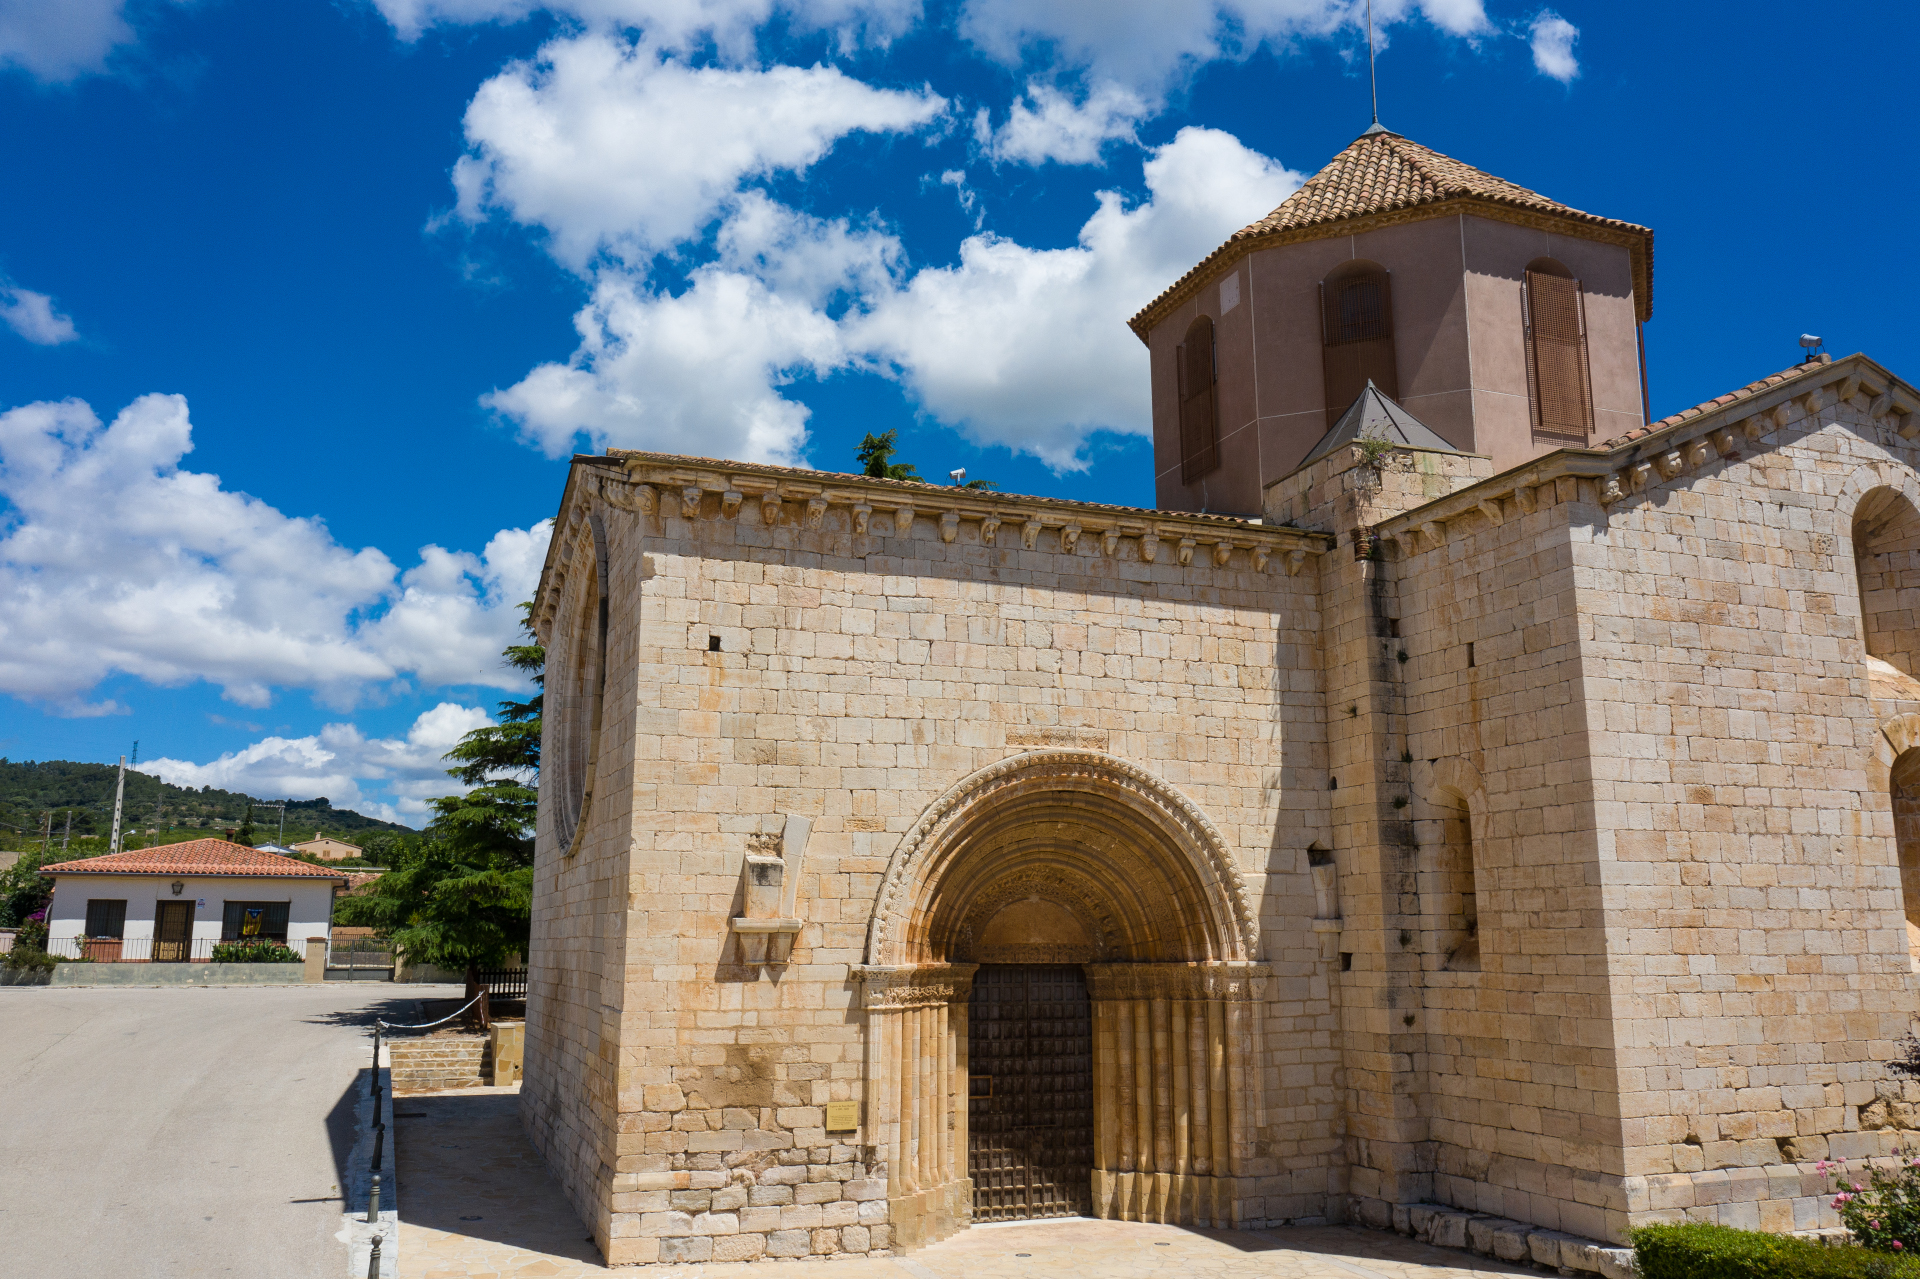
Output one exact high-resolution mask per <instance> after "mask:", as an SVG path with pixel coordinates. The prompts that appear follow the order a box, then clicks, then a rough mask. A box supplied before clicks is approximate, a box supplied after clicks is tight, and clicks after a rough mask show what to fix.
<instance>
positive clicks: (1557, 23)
mask: <svg viewBox="0 0 1920 1279" xmlns="http://www.w3.org/2000/svg"><path fill="white" fill-rule="evenodd" d="M1528 30H1529V31H1530V32H1531V34H1532V37H1533V66H1534V70H1536V71H1538V72H1539V73H1540V74H1541V75H1544V76H1551V77H1553V78H1554V79H1555V80H1558V81H1559V82H1560V83H1561V84H1566V83H1568V82H1569V81H1571V80H1572V79H1573V78H1574V77H1575V76H1577V75H1579V74H1580V63H1579V60H1578V59H1576V58H1575V57H1574V56H1573V42H1574V41H1575V40H1578V39H1579V38H1580V28H1578V27H1576V26H1574V25H1573V24H1572V23H1571V22H1568V21H1567V20H1566V19H1565V18H1563V17H1561V16H1560V15H1559V14H1557V13H1555V12H1554V11H1553V10H1551V9H1542V10H1541V11H1540V12H1539V13H1537V14H1535V15H1534V18H1533V22H1532V23H1531V24H1529V26H1528Z"/></svg>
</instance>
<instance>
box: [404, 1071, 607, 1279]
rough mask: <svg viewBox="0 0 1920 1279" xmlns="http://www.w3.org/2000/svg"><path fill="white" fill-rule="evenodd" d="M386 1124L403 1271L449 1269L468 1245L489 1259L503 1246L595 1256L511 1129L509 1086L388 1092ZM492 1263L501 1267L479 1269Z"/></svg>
mask: <svg viewBox="0 0 1920 1279" xmlns="http://www.w3.org/2000/svg"><path fill="white" fill-rule="evenodd" d="M393 1122H394V1127H395V1128H396V1129H397V1130H398V1131H397V1134H396V1139H397V1141H398V1146H397V1151H398V1154H399V1167H398V1174H399V1178H400V1219H401V1221H402V1223H403V1224H404V1225H405V1226H406V1227H407V1228H408V1230H409V1232H410V1233H409V1235H408V1238H407V1242H406V1248H407V1258H408V1260H407V1267H408V1269H409V1270H412V1269H414V1268H415V1267H416V1266H419V1267H422V1269H423V1272H425V1271H432V1270H435V1269H439V1268H445V1269H449V1270H455V1269H456V1267H455V1266H454V1265H452V1264H450V1263H453V1262H455V1261H456V1260H459V1261H465V1260H469V1259H470V1260H473V1261H479V1260H481V1258H480V1257H479V1256H477V1255H475V1254H476V1253H477V1252H486V1253H487V1254H488V1257H489V1258H490V1259H497V1258H500V1257H502V1256H504V1255H508V1254H510V1252H511V1251H512V1250H525V1251H527V1252H531V1253H536V1254H541V1255H545V1256H549V1257H553V1258H557V1259H565V1260H569V1261H578V1262H585V1263H588V1264H593V1265H598V1264H599V1262H600V1250H599V1249H598V1248H597V1247H596V1246H595V1245H594V1243H593V1241H592V1239H591V1237H588V1232H587V1228H586V1227H585V1226H584V1225H582V1224H581V1221H580V1218H579V1216H578V1214H576V1213H575V1212H574V1210H573V1205H572V1203H571V1202H570V1201H569V1200H568V1199H567V1197H566V1195H565V1194H564V1193H562V1191H561V1189H560V1186H559V1183H558V1182H556V1181H555V1180H554V1178H553V1176H552V1174H551V1173H549V1172H548V1171H547V1165H546V1163H545V1161H544V1160H542V1159H541V1158H540V1155H539V1152H538V1151H536V1150H534V1148H533V1145H532V1143H531V1142H529V1141H528V1140H527V1138H526V1134H525V1133H523V1132H522V1131H521V1129H520V1096H519V1093H518V1092H517V1091H510V1090H507V1089H498V1090H496V1089H491V1088H489V1089H473V1090H470V1091H465V1092H443V1093H413V1094H409V1095H406V1096H401V1097H396V1098H395V1099H394V1121H393ZM422 1231H426V1232H436V1233H438V1234H441V1235H444V1236H446V1237H444V1238H435V1237H433V1236H432V1235H426V1236H423V1235H422V1234H420V1233H419V1232H422ZM422 1252H426V1253H428V1254H429V1255H430V1257H431V1259H432V1260H433V1261H437V1262H440V1263H441V1265H431V1264H428V1261H429V1257H427V1256H420V1255H419V1254H420V1253H422ZM496 1268H498V1269H500V1270H502V1271H503V1272H504V1271H505V1269H506V1267H505V1266H504V1265H499V1266H496V1265H495V1264H487V1265H486V1266H484V1267H482V1269H483V1271H492V1270H493V1269H496ZM457 1272H458V1271H457V1270H456V1273H457Z"/></svg>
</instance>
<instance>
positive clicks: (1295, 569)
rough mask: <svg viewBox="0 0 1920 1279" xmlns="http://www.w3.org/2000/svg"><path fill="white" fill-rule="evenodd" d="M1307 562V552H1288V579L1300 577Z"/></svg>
mask: <svg viewBox="0 0 1920 1279" xmlns="http://www.w3.org/2000/svg"><path fill="white" fill-rule="evenodd" d="M1306 562H1307V553H1306V552H1305V551H1288V552H1287V576H1288V577H1298V576H1300V569H1301V566H1303V565H1304V564H1305V563H1306Z"/></svg>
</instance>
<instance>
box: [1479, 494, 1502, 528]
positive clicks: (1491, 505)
mask: <svg viewBox="0 0 1920 1279" xmlns="http://www.w3.org/2000/svg"><path fill="white" fill-rule="evenodd" d="M1480 513H1481V514H1482V515H1484V516H1486V517H1487V519H1489V520H1490V521H1492V522H1493V523H1494V524H1504V523H1506V519H1507V513H1506V511H1505V510H1503V509H1501V506H1500V499H1499V498H1497V497H1483V498H1481V499H1480Z"/></svg>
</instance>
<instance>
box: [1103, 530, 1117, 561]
mask: <svg viewBox="0 0 1920 1279" xmlns="http://www.w3.org/2000/svg"><path fill="white" fill-rule="evenodd" d="M1119 549H1120V533H1119V530H1117V529H1108V530H1106V531H1105V532H1104V533H1102V534H1100V553H1101V554H1102V555H1104V556H1106V557H1107V558H1108V559H1112V558H1113V556H1114V553H1115V552H1116V551H1118V550H1119Z"/></svg>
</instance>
